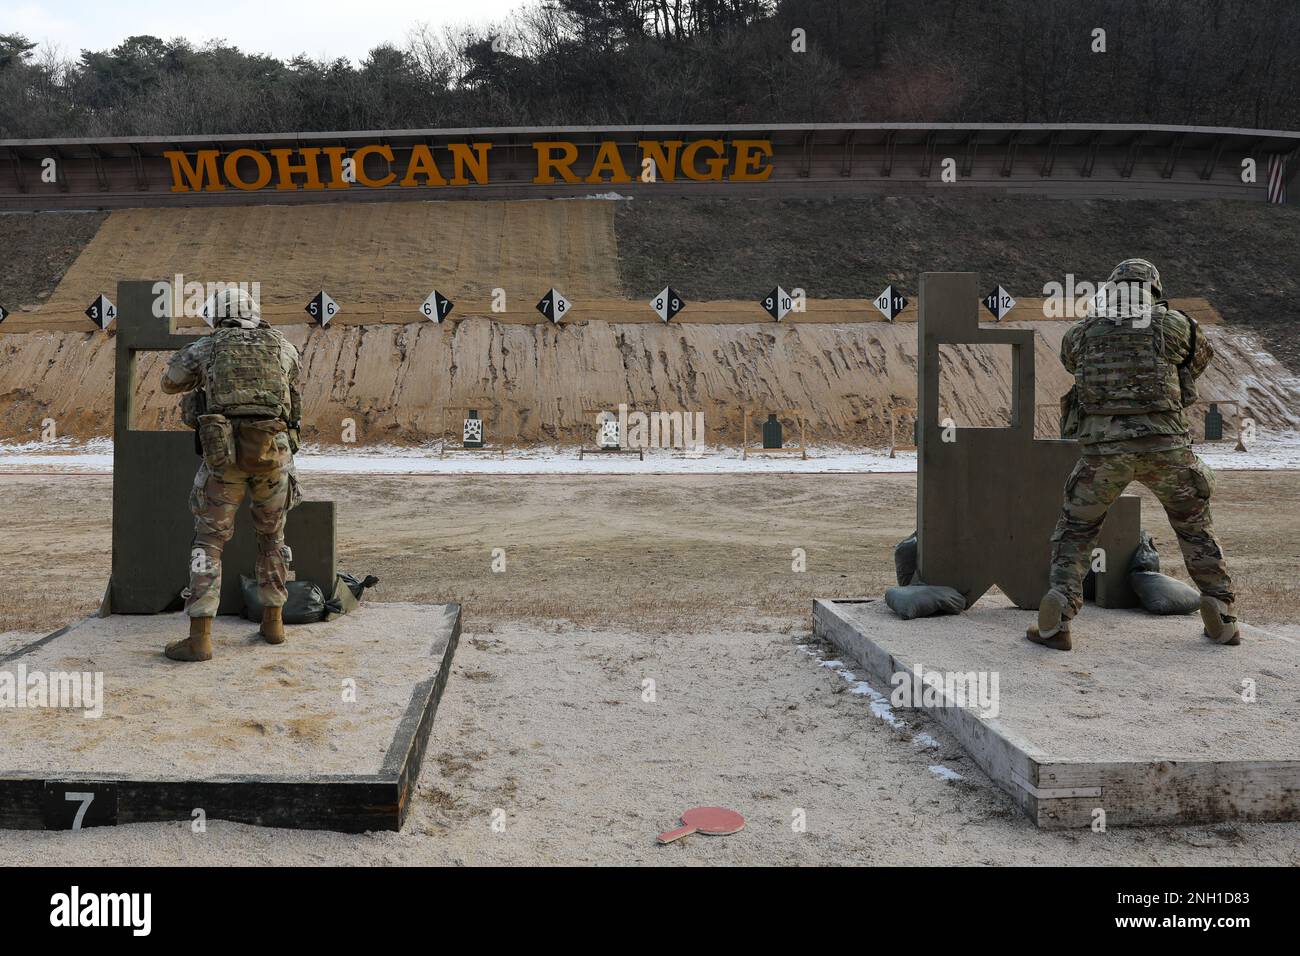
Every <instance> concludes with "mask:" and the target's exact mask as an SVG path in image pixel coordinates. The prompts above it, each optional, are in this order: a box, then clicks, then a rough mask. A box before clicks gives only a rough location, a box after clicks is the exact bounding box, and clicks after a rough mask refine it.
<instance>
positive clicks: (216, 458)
mask: <svg viewBox="0 0 1300 956" xmlns="http://www.w3.org/2000/svg"><path fill="white" fill-rule="evenodd" d="M198 435H199V444H200V447H201V448H202V449H203V460H204V461H205V462H207V465H208V468H210V469H212V470H213V471H218V470H220V469H222V468H227V467H229V466H230V465H232V464H234V462H235V434H234V430H233V428H232V427H231V424H230V419H228V418H227V417H226V416H225V415H201V416H199V431H198Z"/></svg>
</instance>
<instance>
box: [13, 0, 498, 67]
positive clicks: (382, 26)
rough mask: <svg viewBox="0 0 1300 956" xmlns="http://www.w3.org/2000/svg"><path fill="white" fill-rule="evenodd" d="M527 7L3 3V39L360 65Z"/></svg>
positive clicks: (70, 52)
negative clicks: (200, 49)
mask: <svg viewBox="0 0 1300 956" xmlns="http://www.w3.org/2000/svg"><path fill="white" fill-rule="evenodd" d="M522 3H523V0H468V2H467V0H461V2H453V0H423V2H419V0H314V2H302V0H221V2H219V3H209V4H201V3H192V2H186V0H123V2H118V3H113V2H106V0H3V4H2V6H3V8H4V9H3V10H0V33H21V34H23V35H25V36H26V37H27V38H28V39H30V40H34V41H35V42H37V43H40V44H42V45H44V44H46V43H50V44H53V45H54V46H56V47H58V48H59V51H60V52H61V53H62V54H63V55H64V56H66V57H71V58H75V57H76V56H77V55H78V54H79V53H80V52H81V51H82V50H108V49H111V48H112V47H115V46H117V45H118V44H119V43H121V42H122V41H123V40H125V39H126V38H127V37H129V36H139V35H141V34H150V35H152V36H157V37H162V38H163V39H168V40H169V39H172V38H173V37H184V38H185V39H187V40H190V41H191V42H192V43H194V44H195V45H196V46H199V45H202V44H203V42H204V41H206V40H210V39H214V38H215V39H224V40H226V41H227V42H229V43H231V44H233V45H235V46H237V47H239V48H240V49H241V50H244V51H245V52H248V53H269V54H271V55H273V56H276V57H279V58H281V59H285V58H287V57H291V56H293V55H294V54H296V53H306V54H307V55H309V56H311V57H314V58H333V57H338V56H346V57H349V58H350V59H352V60H354V61H360V60H361V59H362V58H363V57H364V56H365V55H366V53H367V52H368V51H369V50H370V49H371V48H373V47H376V46H379V45H380V44H381V43H385V42H388V43H393V44H395V45H398V46H401V45H402V44H403V43H404V42H405V40H406V34H407V32H408V31H409V30H410V29H411V27H413V26H415V25H416V24H417V23H428V24H430V25H432V26H434V27H440V26H442V25H443V24H462V23H470V24H475V25H486V24H488V23H497V22H501V21H503V20H505V19H506V16H507V14H509V13H510V11H512V10H514V9H517V8H518V7H519V6H521V5H522Z"/></svg>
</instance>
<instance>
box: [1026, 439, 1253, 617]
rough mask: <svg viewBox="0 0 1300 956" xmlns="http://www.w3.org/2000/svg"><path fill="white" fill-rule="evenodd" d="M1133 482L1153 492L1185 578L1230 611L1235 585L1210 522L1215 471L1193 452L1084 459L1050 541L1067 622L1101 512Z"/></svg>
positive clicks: (1078, 602) (1079, 597)
mask: <svg viewBox="0 0 1300 956" xmlns="http://www.w3.org/2000/svg"><path fill="white" fill-rule="evenodd" d="M1133 481H1137V482H1140V483H1142V484H1144V485H1146V486H1147V487H1148V488H1150V489H1151V491H1152V492H1153V493H1154V494H1155V496H1156V497H1157V498H1159V499H1160V503H1161V504H1162V505H1164V508H1165V513H1166V514H1167V515H1168V516H1169V523H1170V524H1171V525H1172V526H1173V529H1174V534H1176V535H1177V536H1178V545H1179V547H1181V548H1182V551H1183V560H1184V562H1186V564H1187V572H1188V573H1189V574H1190V575H1191V576H1192V580H1193V581H1195V582H1196V585H1197V587H1199V588H1200V589H1201V593H1202V594H1208V595H1210V596H1212V597H1215V598H1218V599H1219V600H1220V601H1222V602H1223V603H1224V604H1226V605H1227V606H1228V607H1229V608H1230V609H1231V608H1232V606H1233V602H1234V599H1235V595H1234V594H1233V591H1232V578H1231V577H1229V576H1228V566H1227V564H1226V563H1225V562H1224V560H1223V550H1222V549H1221V548H1220V547H1219V542H1218V541H1217V540H1216V539H1215V537H1214V527H1213V525H1212V524H1211V521H1210V495H1211V494H1212V493H1213V491H1214V472H1212V471H1211V470H1210V468H1209V466H1208V465H1206V464H1205V463H1204V462H1203V461H1201V459H1200V458H1198V457H1197V456H1196V454H1195V453H1194V452H1193V451H1192V450H1191V449H1190V448H1176V449H1173V450H1171V451H1159V452H1127V453H1122V454H1118V455H1084V456H1083V457H1082V458H1080V459H1079V463H1078V464H1077V465H1075V466H1074V471H1072V472H1071V473H1070V477H1069V480H1067V481H1066V483H1065V505H1064V506H1063V507H1062V508H1061V517H1060V520H1058V521H1057V523H1056V531H1055V532H1053V534H1052V576H1051V586H1052V588H1053V589H1054V590H1056V591H1059V592H1060V593H1061V594H1063V595H1064V596H1065V597H1066V598H1067V599H1068V600H1069V603H1070V606H1069V607H1068V608H1066V611H1065V617H1066V619H1067V620H1068V619H1069V618H1072V617H1074V615H1075V614H1077V613H1078V611H1079V609H1080V608H1081V607H1083V588H1082V584H1083V576H1084V574H1085V573H1086V572H1087V570H1088V567H1089V564H1090V562H1091V559H1092V549H1093V548H1094V546H1095V545H1096V543H1097V535H1098V533H1099V532H1100V531H1101V525H1102V522H1103V521H1104V520H1105V518H1106V512H1107V510H1108V509H1109V508H1110V506H1111V505H1112V504H1113V503H1114V502H1115V499H1116V498H1118V497H1119V496H1120V494H1121V493H1122V492H1123V491H1124V489H1125V488H1127V487H1128V485H1129V483H1130V482H1133Z"/></svg>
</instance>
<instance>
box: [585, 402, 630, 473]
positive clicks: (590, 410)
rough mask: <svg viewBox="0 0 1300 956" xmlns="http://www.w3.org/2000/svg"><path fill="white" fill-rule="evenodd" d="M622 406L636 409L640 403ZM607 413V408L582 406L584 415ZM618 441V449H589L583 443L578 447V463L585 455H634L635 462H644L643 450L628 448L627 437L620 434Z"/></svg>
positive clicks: (596, 447) (627, 403)
mask: <svg viewBox="0 0 1300 956" xmlns="http://www.w3.org/2000/svg"><path fill="white" fill-rule="evenodd" d="M623 404H625V405H627V407H628V408H636V407H637V406H638V405H640V404H642V403H640V402H635V403H634V402H624V403H623ZM608 411H609V409H608V408H603V407H598V406H595V405H584V406H582V413H583V414H584V415H599V414H600V413H601V412H608ZM618 441H619V447H618V448H601V447H600V446H599V445H597V446H595V447H591V446H588V445H587V444H586V443H585V442H584V443H583V444H581V445H579V446H578V461H582V460H583V459H584V458H585V457H586V456H587V455H605V456H608V455H615V456H617V455H636V460H637V461H645V449H644V448H629V447H628V446H627V444H626V442H627V436H626V435H624V434H622V433H620V434H619V436H618Z"/></svg>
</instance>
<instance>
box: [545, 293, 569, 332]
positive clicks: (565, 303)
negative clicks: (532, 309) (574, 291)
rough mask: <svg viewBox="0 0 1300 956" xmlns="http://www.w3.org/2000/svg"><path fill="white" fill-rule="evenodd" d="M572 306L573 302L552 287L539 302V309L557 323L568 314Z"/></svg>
mask: <svg viewBox="0 0 1300 956" xmlns="http://www.w3.org/2000/svg"><path fill="white" fill-rule="evenodd" d="M572 308H573V305H572V303H570V302H569V300H568V299H566V298H565V297H564V296H562V295H560V293H559V291H558V290H556V289H550V290H549V291H548V292H547V293H546V295H544V296H542V301H541V302H538V303H537V311H538V312H540V313H542V315H544V316H546V317H547V318H548V319H550V320H551V321H552V322H555V323H557V324H558V323H559V321H560V320H561V319H563V318H566V317H567V316H568V314H569V310H570V309H572Z"/></svg>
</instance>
